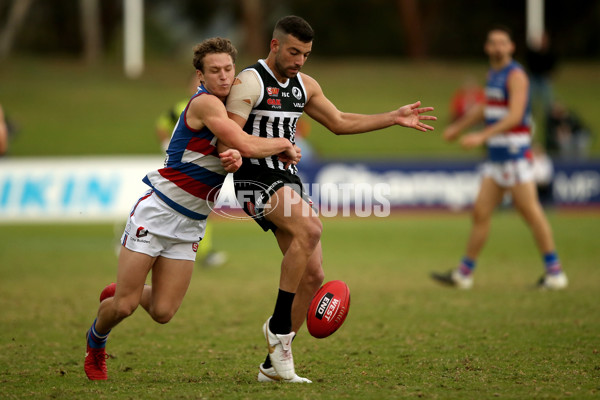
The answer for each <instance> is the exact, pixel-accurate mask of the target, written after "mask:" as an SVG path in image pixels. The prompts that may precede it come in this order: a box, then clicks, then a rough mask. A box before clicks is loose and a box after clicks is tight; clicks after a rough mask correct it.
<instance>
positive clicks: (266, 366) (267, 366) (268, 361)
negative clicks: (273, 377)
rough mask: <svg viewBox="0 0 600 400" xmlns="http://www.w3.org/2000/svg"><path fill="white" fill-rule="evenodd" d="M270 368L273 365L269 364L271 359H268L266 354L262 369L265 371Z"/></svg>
mask: <svg viewBox="0 0 600 400" xmlns="http://www.w3.org/2000/svg"><path fill="white" fill-rule="evenodd" d="M272 366H273V364H271V357H269V355H268V354H267V358H265V362H264V363H263V367H265V369H268V368H271V367H272Z"/></svg>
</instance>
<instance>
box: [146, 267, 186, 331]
mask: <svg viewBox="0 0 600 400" xmlns="http://www.w3.org/2000/svg"><path fill="white" fill-rule="evenodd" d="M193 271H194V262H193V261H189V260H175V259H171V258H165V257H158V258H157V260H156V262H155V263H154V266H153V267H152V286H145V287H144V292H143V294H142V298H141V302H140V304H141V305H142V307H144V309H145V310H146V311H147V312H148V314H150V316H151V317H152V319H153V320H155V321H156V322H158V323H160V324H166V323H167V322H169V321H170V320H171V318H173V316H174V315H175V313H176V312H177V310H178V309H179V307H180V306H181V303H182V302H183V298H184V296H185V293H186V292H187V289H188V287H189V286H190V281H191V279H192V273H193Z"/></svg>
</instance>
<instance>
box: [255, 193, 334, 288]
mask: <svg viewBox="0 0 600 400" xmlns="http://www.w3.org/2000/svg"><path fill="white" fill-rule="evenodd" d="M269 206H270V207H271V208H272V209H273V211H272V212H270V213H269V214H268V215H267V217H266V218H267V219H268V220H269V221H270V222H272V223H273V224H275V226H277V230H278V231H279V230H281V231H282V232H283V233H284V234H286V235H287V236H288V239H287V241H288V242H289V243H288V245H287V249H286V250H285V252H284V255H283V260H282V261H281V276H280V280H279V287H280V289H282V290H285V291H288V292H292V293H295V292H296V290H297V289H298V285H299V284H300V281H301V280H302V277H303V275H304V270H305V269H306V266H307V264H308V260H309V258H310V257H311V256H312V254H313V253H314V251H315V249H316V248H317V245H318V244H319V242H320V240H321V231H322V230H323V225H322V224H321V220H320V219H319V217H318V215H317V214H316V212H314V210H312V208H311V207H310V205H309V204H308V203H306V202H305V201H304V200H302V198H301V197H300V195H299V194H298V193H296V192H295V191H294V190H293V189H291V188H290V187H288V186H284V187H282V188H281V189H279V190H278V191H277V192H276V193H275V195H274V196H272V197H271V199H270V201H269Z"/></svg>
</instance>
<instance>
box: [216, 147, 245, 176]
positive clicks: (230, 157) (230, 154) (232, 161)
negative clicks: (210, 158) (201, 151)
mask: <svg viewBox="0 0 600 400" xmlns="http://www.w3.org/2000/svg"><path fill="white" fill-rule="evenodd" d="M219 158H220V159H221V165H222V166H223V168H224V169H225V171H227V172H235V171H237V170H238V169H240V167H241V166H242V156H241V154H240V152H239V151H237V150H236V149H228V150H225V151H224V152H222V153H219Z"/></svg>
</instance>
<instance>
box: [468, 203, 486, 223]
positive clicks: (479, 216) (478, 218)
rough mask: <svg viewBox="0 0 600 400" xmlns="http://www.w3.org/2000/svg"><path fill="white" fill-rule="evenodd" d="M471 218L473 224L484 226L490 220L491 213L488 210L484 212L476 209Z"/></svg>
mask: <svg viewBox="0 0 600 400" xmlns="http://www.w3.org/2000/svg"><path fill="white" fill-rule="evenodd" d="M471 217H472V219H473V223H475V224H482V223H486V222H488V221H489V220H490V218H491V213H489V212H488V211H487V210H483V209H480V208H477V207H475V208H474V209H473V213H472V215H471Z"/></svg>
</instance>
